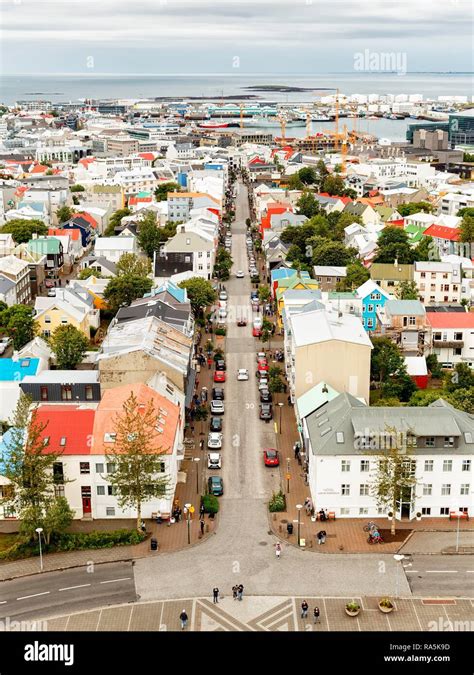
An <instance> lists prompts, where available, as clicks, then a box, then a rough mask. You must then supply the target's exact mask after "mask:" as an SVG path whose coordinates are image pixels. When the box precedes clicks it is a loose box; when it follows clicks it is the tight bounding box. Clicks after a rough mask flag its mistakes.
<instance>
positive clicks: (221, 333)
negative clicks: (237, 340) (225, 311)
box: [214, 328, 227, 335]
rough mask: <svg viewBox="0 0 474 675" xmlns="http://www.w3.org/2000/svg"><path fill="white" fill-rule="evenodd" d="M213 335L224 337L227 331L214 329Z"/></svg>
mask: <svg viewBox="0 0 474 675" xmlns="http://www.w3.org/2000/svg"><path fill="white" fill-rule="evenodd" d="M214 333H215V334H216V335H225V334H226V333H227V330H226V329H225V328H216V329H215V331H214Z"/></svg>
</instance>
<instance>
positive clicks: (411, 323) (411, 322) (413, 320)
mask: <svg viewBox="0 0 474 675" xmlns="http://www.w3.org/2000/svg"><path fill="white" fill-rule="evenodd" d="M408 325H409V326H416V317H415V316H409V317H408Z"/></svg>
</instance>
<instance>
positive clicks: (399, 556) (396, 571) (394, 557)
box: [393, 553, 405, 598]
mask: <svg viewBox="0 0 474 675" xmlns="http://www.w3.org/2000/svg"><path fill="white" fill-rule="evenodd" d="M404 557H405V556H404V555H402V554H401V553H395V555H394V556H393V559H394V560H395V562H397V563H398V562H401V561H402V560H403V559H404ZM399 567H400V565H397V569H396V570H395V597H396V598H398V569H399Z"/></svg>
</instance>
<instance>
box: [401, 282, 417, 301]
mask: <svg viewBox="0 0 474 675" xmlns="http://www.w3.org/2000/svg"><path fill="white" fill-rule="evenodd" d="M397 297H398V299H399V300H418V298H419V292H418V286H417V285H416V283H415V282H414V281H401V282H400V284H399V285H398V289H397Z"/></svg>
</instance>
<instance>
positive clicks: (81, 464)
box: [79, 462, 91, 473]
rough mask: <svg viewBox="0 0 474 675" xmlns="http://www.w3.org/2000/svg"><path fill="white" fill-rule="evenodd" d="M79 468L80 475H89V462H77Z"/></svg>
mask: <svg viewBox="0 0 474 675" xmlns="http://www.w3.org/2000/svg"><path fill="white" fill-rule="evenodd" d="M79 468H80V472H81V473H90V472H91V465H90V464H89V462H79Z"/></svg>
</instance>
